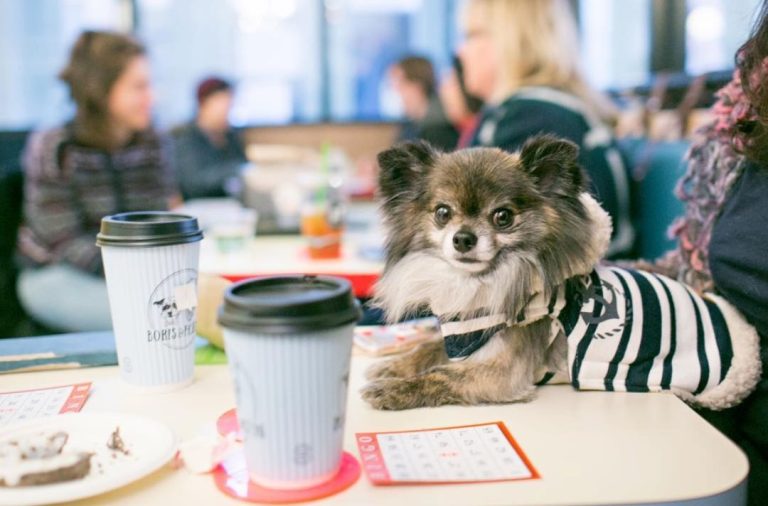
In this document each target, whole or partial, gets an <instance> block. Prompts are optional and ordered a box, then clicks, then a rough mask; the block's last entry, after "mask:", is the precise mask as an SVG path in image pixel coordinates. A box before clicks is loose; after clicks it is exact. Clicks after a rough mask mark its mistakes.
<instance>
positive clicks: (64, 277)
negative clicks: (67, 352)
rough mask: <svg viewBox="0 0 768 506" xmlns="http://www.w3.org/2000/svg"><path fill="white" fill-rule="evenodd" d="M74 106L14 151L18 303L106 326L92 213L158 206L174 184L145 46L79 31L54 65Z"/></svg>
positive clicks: (41, 314)
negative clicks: (18, 199)
mask: <svg viewBox="0 0 768 506" xmlns="http://www.w3.org/2000/svg"><path fill="white" fill-rule="evenodd" d="M59 77H60V78H61V80H62V81H64V83H65V84H66V85H67V86H68V87H69V91H70V95H71V96H72V99H73V101H74V102H75V105H76V106H77V112H76V115H75V117H74V119H73V120H72V121H71V122H69V123H67V124H66V125H64V126H62V127H59V128H54V129H52V130H48V131H44V132H37V133H35V134H33V135H32V136H31V137H30V139H29V141H28V143H27V147H26V150H25V152H24V155H23V166H24V177H25V188H24V224H23V226H22V228H21V230H20V232H19V247H20V249H21V253H22V255H23V258H24V260H25V263H26V266H25V269H24V270H23V271H22V273H21V275H20V277H19V282H18V292H19V298H20V299H21V303H22V305H23V307H24V309H25V310H26V311H27V312H28V313H29V314H30V315H31V316H32V317H33V318H34V319H35V320H37V321H38V322H40V323H43V324H45V325H46V326H48V327H51V328H53V329H57V330H63V331H85V330H104V329H109V328H110V327H111V322H110V317H109V304H108V301H107V290H106V286H105V283H104V279H103V276H102V265H101V255H100V252H99V250H98V248H97V247H96V245H95V240H96V233H97V232H98V230H99V224H100V221H101V218H102V217H103V216H105V215H108V214H114V213H118V212H126V211H143V210H164V209H167V208H168V206H169V205H170V202H171V200H172V198H173V197H174V196H175V195H176V193H177V192H176V190H175V188H174V186H173V184H172V181H173V178H172V174H171V172H170V170H169V159H168V156H167V154H166V149H167V147H166V146H167V142H166V141H163V140H161V138H160V137H159V136H158V134H157V133H155V132H154V130H153V129H152V109H151V108H152V89H151V87H150V82H149V63H148V61H147V58H146V56H145V51H144V47H143V46H142V45H141V44H139V43H138V42H137V41H135V40H134V39H133V38H131V37H129V36H127V35H123V34H119V33H111V32H91V31H88V32H84V33H83V34H82V35H80V37H79V38H78V39H77V41H76V42H75V45H74V47H73V48H72V52H71V54H70V58H69V62H68V63H67V65H66V67H65V68H64V69H63V70H62V71H61V74H60V75H59Z"/></svg>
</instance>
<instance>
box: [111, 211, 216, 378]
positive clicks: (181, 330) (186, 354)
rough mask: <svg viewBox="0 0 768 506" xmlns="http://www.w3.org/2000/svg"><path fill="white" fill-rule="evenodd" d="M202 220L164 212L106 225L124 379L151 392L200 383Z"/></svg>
mask: <svg viewBox="0 0 768 506" xmlns="http://www.w3.org/2000/svg"><path fill="white" fill-rule="evenodd" d="M201 239H202V232H201V231H200V229H199V227H198V225H197V220H196V219H195V218H192V217H189V216H185V215H179V214H173V213H163V212H142V213H123V214H117V215H113V216H108V217H106V218H104V219H103V220H102V224H101V232H100V233H99V235H98V237H97V244H98V245H99V246H100V247H101V252H102V259H103V261H104V274H105V277H106V282H107V293H108V296H109V306H110V313H111V315H112V327H113V330H114V334H115V344H116V349H117V359H118V364H119V369H120V376H121V378H122V379H123V380H125V381H126V382H127V383H128V384H130V385H132V386H135V387H140V388H141V389H142V390H146V391H167V390H172V389H175V388H180V387H182V386H185V385H188V384H189V383H191V382H192V380H193V378H194V360H195V337H196V331H195V325H196V319H197V318H196V316H197V276H198V274H197V269H198V259H199V251H200V243H199V241H200V240H201Z"/></svg>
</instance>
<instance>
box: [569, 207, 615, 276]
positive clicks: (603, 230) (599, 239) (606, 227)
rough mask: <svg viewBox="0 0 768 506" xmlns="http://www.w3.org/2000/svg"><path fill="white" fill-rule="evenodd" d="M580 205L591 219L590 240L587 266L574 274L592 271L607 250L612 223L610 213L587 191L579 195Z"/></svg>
mask: <svg viewBox="0 0 768 506" xmlns="http://www.w3.org/2000/svg"><path fill="white" fill-rule="evenodd" d="M579 200H580V201H581V205H583V206H584V209H585V210H586V211H587V216H589V218H590V220H591V221H592V234H591V236H590V237H592V241H591V243H590V245H589V246H590V247H589V252H588V254H589V262H587V263H588V264H589V268H588V270H587V271H585V272H577V273H574V274H588V273H589V272H591V271H592V269H593V268H594V266H595V265H597V264H598V263H599V262H600V260H602V259H603V257H604V256H605V253H606V252H607V251H608V246H610V244H611V234H612V233H613V225H612V223H611V217H610V215H609V214H608V213H607V212H606V211H605V209H603V208H602V207H601V206H600V204H598V203H597V201H596V200H595V199H594V197H592V195H590V194H589V193H587V192H584V193H582V194H581V195H579Z"/></svg>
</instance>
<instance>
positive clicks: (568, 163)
mask: <svg viewBox="0 0 768 506" xmlns="http://www.w3.org/2000/svg"><path fill="white" fill-rule="evenodd" d="M577 157H578V148H577V146H576V145H574V144H573V143H571V142H569V141H566V140H562V139H558V138H555V137H552V136H538V137H535V138H532V139H531V140H529V141H528V142H527V143H526V144H525V145H524V146H523V147H522V149H521V150H520V152H519V153H514V154H511V153H507V152H504V151H501V150H499V149H495V148H474V149H468V150H463V151H458V152H455V153H449V154H444V153H439V152H437V151H435V150H433V149H432V148H431V147H430V146H429V145H428V144H426V143H424V142H418V143H407V144H402V145H399V146H397V147H395V148H393V149H390V150H388V151H385V152H383V153H381V154H380V155H379V166H380V170H381V172H380V179H379V187H380V194H381V197H382V199H383V203H382V210H383V214H384V218H385V222H386V224H387V227H388V237H387V263H386V268H385V272H384V274H383V276H382V278H381V280H380V281H379V283H378V284H377V286H376V297H375V299H374V302H375V303H376V304H377V305H378V306H379V307H381V308H383V309H384V310H385V312H386V314H387V318H388V319H389V320H391V321H397V320H399V319H401V318H403V317H405V316H408V315H411V314H416V313H418V312H420V311H423V310H430V311H432V312H433V313H434V314H435V315H437V316H438V317H439V320H440V323H441V330H442V333H443V340H441V341H434V342H428V343H425V344H422V345H420V346H419V347H417V348H416V349H414V350H413V351H412V352H410V353H408V354H406V355H403V356H401V357H396V358H394V359H390V360H388V361H384V362H380V363H377V364H375V365H374V366H373V367H372V368H371V369H370V370H369V371H368V372H367V377H368V379H369V380H370V383H369V384H368V385H367V386H366V387H365V388H364V389H363V391H362V395H363V398H364V399H365V400H366V401H368V402H369V403H370V404H371V405H372V406H373V407H375V408H379V409H408V408H415V407H423V406H439V405H444V404H482V403H508V402H514V401H526V400H529V399H531V398H532V396H533V394H534V391H535V385H536V384H537V383H543V382H546V381H548V380H560V381H570V382H571V383H573V384H574V385H575V386H577V387H580V388H600V389H617V390H638V391H649V390H658V389H669V390H674V391H676V393H678V394H679V395H681V396H683V397H684V398H686V399H687V400H691V399H693V398H694V397H695V396H697V395H699V394H701V393H702V392H703V391H704V390H705V389H706V388H709V387H713V388H714V387H717V386H718V385H719V384H720V383H722V382H723V380H724V378H725V376H726V373H728V374H729V375H730V376H731V378H730V379H731V380H733V381H735V382H736V383H738V385H737V388H736V389H737V390H738V393H736V394H732V392H731V391H730V390H728V392H726V396H730V397H729V400H728V401H727V402H725V404H728V403H729V402H730V403H731V404H732V403H733V402H738V400H740V399H741V398H743V396H744V395H746V393H748V391H749V390H751V389H752V388H753V387H754V384H755V383H756V381H757V377H759V359H755V357H756V350H757V337H756V334H755V333H754V329H751V333H749V332H748V331H749V330H750V328H748V325H746V323H745V322H743V319H740V315H738V314H736V315H735V316H733V314H732V312H733V311H735V310H733V311H732V308H730V307H725V306H727V304H725V305H721V306H717V305H716V304H715V303H710V302H706V303H705V302H704V301H700V300H699V299H693V298H691V297H689V296H688V294H689V292H688V291H686V290H687V289H686V288H684V287H682V288H681V286H682V285H679V284H677V285H675V286H672V283H674V282H673V281H671V280H669V279H668V278H664V279H665V280H660V278H661V277H658V278H657V277H655V276H652V275H645V274H638V273H636V272H630V271H621V272H620V271H619V270H618V269H608V268H606V269H603V270H596V266H597V264H598V263H599V260H600V258H601V257H602V255H603V254H604V252H605V250H606V248H607V246H608V243H609V241H610V235H611V224H610V218H609V217H608V215H607V214H606V213H605V211H603V210H602V208H600V206H599V205H598V204H597V202H596V201H595V200H594V199H592V198H591V197H590V196H589V195H588V194H587V193H586V192H585V186H586V181H585V176H584V174H583V172H582V170H581V168H580V167H579V165H578V162H577ZM651 277H652V278H653V279H651ZM667 282H669V283H670V285H669V287H667ZM678 285H679V286H678ZM649 286H650V287H651V289H648V287H649ZM650 292H654V293H657V294H661V296H662V297H666V296H667V295H666V294H669V297H668V300H666V299H665V300H666V302H664V304H667V305H664V306H663V307H665V308H667V309H665V310H657V309H656V306H655V305H654V304H655V302H652V301H651V300H650V299H648V300H646V297H645V295H646V294H647V293H650ZM640 295H642V297H641V296H640ZM568 301H575V302H571V303H568ZM678 302H680V304H682V305H683V306H684V307H682V306H680V307H679V306H676V305H675V304H678ZM720 303H721V301H717V304H720ZM710 306H716V307H720V309H721V310H722V312H723V313H727V314H726V315H725V316H726V318H725V320H728V322H729V323H728V325H726V327H727V328H726V330H725V332H726V333H727V331H728V330H729V329H730V330H731V331H732V332H731V333H733V327H732V325H731V324H730V322H731V321H736V324H735V325H737V327H738V326H739V325H742V324H743V325H746V327H747V330H746V331H745V330H744V329H743V328H742V327H738V329H737V330H740V331H744V332H746V333H748V334H749V339H748V340H747V341H748V342H746V344H739V343H736V344H735V345H730V344H728V346H726V345H725V344H723V345H722V346H721V342H720V341H721V340H717V341H716V340H715V339H714V338H712V343H709V342H707V343H706V344H702V345H701V347H700V348H697V346H696V344H695V342H696V341H695V340H696V339H697V338H698V339H699V340H704V339H705V337H702V336H704V335H705V334H701V333H699V334H697V333H696V330H694V331H693V334H692V339H693V340H694V345H693V346H685V347H684V346H682V345H680V344H678V345H677V348H679V349H683V348H685V349H686V350H688V349H690V350H693V352H694V353H693V355H692V358H691V360H693V361H694V362H696V363H695V364H694V366H695V367H696V368H698V369H696V370H697V371H698V372H697V373H696V374H689V368H688V365H687V363H684V362H682V361H679V362H675V364H676V367H677V369H678V370H684V372H683V373H679V372H678V373H675V375H673V374H672V365H673V363H672V360H671V359H669V360H664V353H665V352H670V350H674V349H675V340H674V339H675V335H677V336H678V338H679V340H682V337H681V336H682V333H684V332H687V328H688V327H690V326H691V323H690V321H694V322H696V321H699V322H700V323H701V322H703V323H702V324H701V325H700V327H702V328H703V327H707V328H708V329H710V330H712V329H715V330H717V329H718V328H719V327H720V325H719V324H720V323H721V321H722V320H723V318H722V315H721V314H720V312H716V313H717V314H715V315H714V316H711V317H710V316H708V313H707V310H708V309H711V308H710ZM659 307H661V306H659ZM643 311H645V313H643ZM675 311H677V312H678V320H677V322H676V321H675V319H674V314H675ZM694 313H695V314H694ZM643 314H645V319H644V320H643V316H642V315H643ZM670 315H672V316H673V318H672V319H670ZM718 315H719V316H718ZM683 316H685V319H684V318H683ZM689 318H690V319H689ZM657 323H658V324H657ZM665 325H666V326H665ZM651 327H653V328H651ZM656 327H658V328H656ZM694 327H695V326H694ZM654 329H655V330H658V332H657V334H658V336H661V337H654V338H651V337H644V336H650V335H651V334H652V333H653V332H651V331H652V330H654ZM670 329H672V330H671V331H670ZM572 332H576V333H579V332H580V333H581V336H582V337H579V338H572V337H571V334H572ZM706 335H708V334H706ZM566 336H568V338H567V339H566ZM670 336H671V337H670ZM633 339H635V341H633ZM651 339H655V340H656V341H652V340H651ZM635 342H637V344H634V343H635ZM697 349H699V350H701V349H704V351H705V352H704V354H703V355H702V354H701V353H699V354H698V355H697V354H696V351H697ZM712 350H714V351H712ZM601 354H602V355H603V356H607V357H608V358H606V359H605V362H606V365H605V367H597V366H594V364H595V363H597V362H599V361H600V360H602V358H601V357H600V355H601ZM753 355H754V356H753ZM658 356H661V357H662V358H657V357H658ZM641 359H642V360H641ZM721 359H722V360H721ZM708 360H709V361H712V362H718V361H720V362H722V363H723V364H724V365H722V366H720V365H712V364H709V363H707V364H704V362H707V361H708ZM614 362H615V363H614ZM668 362H669V363H668ZM726 362H727V363H726ZM742 362H743V363H745V364H746V366H745V367H741V366H740V364H742ZM583 364H586V365H583ZM731 364H733V366H731ZM742 365H743V364H742ZM736 366H739V367H736ZM755 367H756V368H757V370H756V371H755ZM612 368H613V370H612ZM657 369H658V374H657V372H656V370H657ZM745 371H746V372H745ZM755 373H757V376H756V375H755ZM656 376H658V378H656ZM694 376H695V377H694ZM606 378H607V379H606ZM734 378H735V379H734ZM733 381H732V383H733ZM579 382H581V383H579ZM681 384H682V385H683V386H682V387H680V385H681ZM648 385H650V386H648ZM689 387H690V388H689ZM724 388H726V387H721V389H720V390H721V391H720V392H719V394H723V392H722V391H723V390H724ZM727 388H731V387H730V386H728V387H727ZM686 389H687V390H688V392H687V393H685V392H683V391H684V390H686ZM686 395H687V396H688V397H685V396H686ZM702 395H703V394H702ZM708 395H709V394H708ZM717 402H719V401H717Z"/></svg>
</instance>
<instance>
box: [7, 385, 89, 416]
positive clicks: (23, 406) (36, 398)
mask: <svg viewBox="0 0 768 506" xmlns="http://www.w3.org/2000/svg"><path fill="white" fill-rule="evenodd" d="M90 391H91V383H90V382H89V383H78V384H76V385H66V386H60V387H51V388H39V389H36V390H24V391H18V392H2V393H0V426H2V425H8V424H11V423H14V422H22V421H26V420H32V419H34V418H44V417H47V416H54V415H59V414H62V413H77V412H78V411H80V410H81V409H82V408H83V404H85V401H86V400H87V399H88V394H89V393H90Z"/></svg>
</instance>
